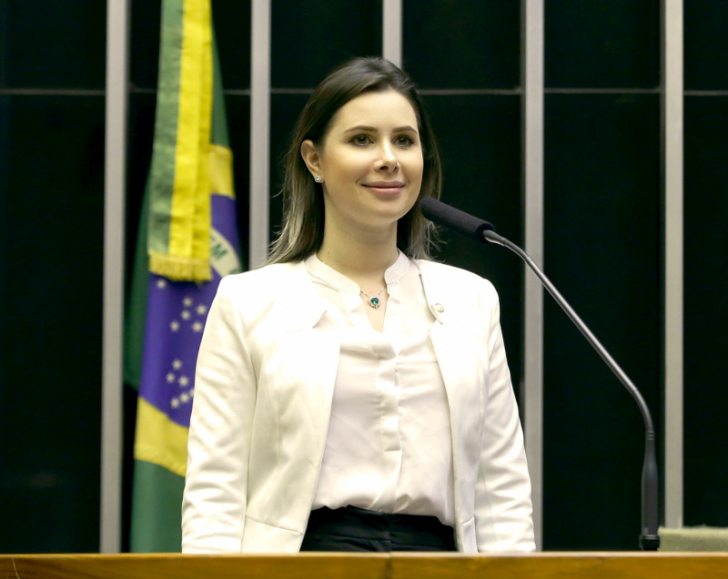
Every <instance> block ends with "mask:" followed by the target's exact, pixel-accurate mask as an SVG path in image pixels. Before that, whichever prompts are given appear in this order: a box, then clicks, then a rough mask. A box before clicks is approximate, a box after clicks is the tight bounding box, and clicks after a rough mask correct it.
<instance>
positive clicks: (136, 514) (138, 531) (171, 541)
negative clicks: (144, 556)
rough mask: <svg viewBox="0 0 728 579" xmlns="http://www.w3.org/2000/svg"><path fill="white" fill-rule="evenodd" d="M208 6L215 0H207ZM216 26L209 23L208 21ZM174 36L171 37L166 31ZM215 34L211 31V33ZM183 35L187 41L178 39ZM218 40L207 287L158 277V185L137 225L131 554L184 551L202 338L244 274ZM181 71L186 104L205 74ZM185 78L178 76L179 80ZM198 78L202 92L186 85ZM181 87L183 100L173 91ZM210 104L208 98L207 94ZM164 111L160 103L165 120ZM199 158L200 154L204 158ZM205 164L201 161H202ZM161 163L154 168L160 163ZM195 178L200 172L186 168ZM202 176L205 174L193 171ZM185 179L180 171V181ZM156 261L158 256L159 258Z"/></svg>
mask: <svg viewBox="0 0 728 579" xmlns="http://www.w3.org/2000/svg"><path fill="white" fill-rule="evenodd" d="M206 1H207V3H208V4H209V0H206ZM188 3H195V4H198V3H199V0H163V7H162V10H163V14H164V13H165V12H166V13H167V17H165V16H163V19H162V20H163V27H164V26H169V23H170V22H173V23H175V22H176V23H177V25H178V26H184V22H183V21H184V18H171V17H169V11H172V13H174V14H175V15H177V16H179V15H180V14H182V15H185V16H186V15H187V13H188V10H187V4H188ZM209 22H211V20H210V19H209V18H208V25H209V26H211V25H210V24H209ZM166 32H167V34H169V31H166ZM164 35H165V31H164V30H163V32H162V36H163V38H162V50H161V54H160V60H162V59H164V58H165V38H164ZM209 35H210V37H212V31H211V30H210V31H209ZM172 36H174V37H176V38H183V36H184V35H183V34H181V33H179V31H178V34H176V36H175V35H174V34H173V35H172ZM212 44H213V50H212V53H213V55H214V56H213V64H212V69H213V74H212V77H213V78H212V82H211V83H207V84H209V91H210V92H211V93H214V94H210V95H209V101H210V103H212V104H211V107H210V111H209V116H210V118H209V119H208V120H207V121H204V120H201V121H199V123H198V124H199V125H201V126H206V127H207V129H206V139H207V146H206V147H204V148H203V149H204V150H205V151H206V153H205V155H206V159H207V161H206V162H205V163H203V164H200V163H198V168H199V167H200V166H203V165H204V168H205V170H206V171H207V176H206V177H205V179H204V181H205V182H206V183H207V205H208V206H209V212H208V219H207V221H208V222H207V224H206V231H207V233H206V235H207V258H206V261H205V264H204V265H205V266H206V267H207V269H209V271H210V280H209V281H199V280H197V281H180V280H179V279H178V276H177V273H179V272H167V275H164V274H160V273H159V272H158V271H151V270H153V269H154V267H153V264H151V263H150V259H149V258H148V254H147V250H148V245H147V242H148V240H149V239H151V236H150V234H149V231H150V230H151V229H152V228H153V227H154V223H155V220H156V219H157V217H158V215H156V214H155V210H154V204H155V203H156V201H155V197H154V191H153V190H152V189H153V186H154V185H153V183H154V176H153V175H152V176H151V177H150V184H149V185H148V186H147V191H146V194H145V203H144V209H143V211H142V217H141V223H140V228H139V237H138V242H137V243H138V245H137V251H136V254H135V255H136V263H135V268H134V277H133V280H132V295H131V299H130V301H129V312H128V317H127V327H126V336H125V347H126V351H125V368H124V376H125V380H126V381H127V383H129V384H131V385H134V386H137V385H138V389H139V394H138V399H137V417H136V433H135V444H134V476H133V490H132V513H131V537H130V544H131V551H132V552H179V551H180V550H181V503H182V492H183V489H184V475H185V469H186V464H187V434H188V432H189V423H190V413H191V409H192V403H193V400H194V385H195V384H194V380H195V365H196V361H197V352H198V349H199V346H200V340H201V339H202V332H203V329H204V326H205V320H206V317H207V312H208V311H209V308H210V305H211V304H212V300H213V298H214V296H215V293H216V291H217V286H218V284H219V282H220V280H221V279H222V278H223V277H224V276H226V275H228V274H232V273H237V272H239V271H241V269H242V268H241V264H240V259H239V252H238V249H237V247H238V234H237V225H236V223H235V213H236V212H235V197H234V190H233V177H232V153H231V151H230V148H229V141H228V135H227V122H226V119H225V108H224V100H223V95H222V81H221V78H220V69H219V65H218V59H217V55H216V53H215V49H214V42H213V43H212ZM169 70H172V72H173V74H178V73H177V72H175V67H173V66H171V67H170V66H167V67H165V66H160V81H159V87H158V101H165V100H166V101H167V102H170V101H174V100H175V98H177V100H179V99H180V98H182V97H181V96H180V95H182V93H184V92H185V90H187V93H188V94H189V93H192V94H197V93H199V92H200V91H203V90H204V86H205V85H206V81H205V74H206V72H205V70H204V67H203V68H201V69H200V70H199V71H198V72H199V74H198V75H197V76H191V75H189V74H188V75H182V77H181V78H182V80H183V81H184V82H178V83H176V84H175V83H174V82H169V81H164V79H163V78H162V77H163V76H164V74H166V73H168V72H169ZM178 77H179V75H178ZM190 82H199V83H200V85H201V87H202V88H201V87H197V93H196V92H195V90H194V88H190V87H186V86H183V85H184V83H190ZM169 90H177V91H178V92H179V94H178V95H177V96H176V97H175V96H174V95H168V94H165V91H169ZM201 98H203V100H204V98H205V97H201ZM160 113H161V114H164V113H163V111H160V109H159V107H158V112H157V114H158V115H159V114H160ZM168 137H169V134H168V126H165V125H164V123H160V122H157V123H156V124H155V147H154V153H153V159H152V173H154V168H155V167H158V166H159V164H160V162H159V161H158V159H157V156H158V155H163V156H164V155H167V159H169V155H168V152H169V151H168V149H169V147H157V146H156V145H157V139H159V138H161V139H162V140H163V141H165V142H167V141H168ZM197 155H199V152H198V153H197ZM195 162H198V161H195ZM155 163H156V164H155ZM188 173H189V174H190V175H192V172H188ZM192 176H193V177H194V179H196V180H198V181H199V180H200V177H199V175H197V174H195V175H192ZM175 178H176V179H177V178H178V175H177V176H175ZM151 261H153V260H151ZM198 265H199V264H198Z"/></svg>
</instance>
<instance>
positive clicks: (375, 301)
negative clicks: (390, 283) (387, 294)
mask: <svg viewBox="0 0 728 579" xmlns="http://www.w3.org/2000/svg"><path fill="white" fill-rule="evenodd" d="M385 289H387V286H384V287H383V288H382V289H380V290H379V291H378V292H377V294H376V295H375V296H370V295H369V294H368V293H366V292H365V291H364V290H359V293H361V294H362V295H363V296H364V297H365V298H367V303H368V304H369V305H370V306H371V307H373V308H374V309H375V310H376V309H377V308H378V307H379V306H381V305H382V302H381V300H380V299H379V294H380V293H382V292H383V291H384V290H385Z"/></svg>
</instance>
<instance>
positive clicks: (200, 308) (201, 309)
mask: <svg viewBox="0 0 728 579" xmlns="http://www.w3.org/2000/svg"><path fill="white" fill-rule="evenodd" d="M205 312H207V307H205V304H200V305H199V306H197V314H198V315H200V316H201V315H203V314H204V313H205Z"/></svg>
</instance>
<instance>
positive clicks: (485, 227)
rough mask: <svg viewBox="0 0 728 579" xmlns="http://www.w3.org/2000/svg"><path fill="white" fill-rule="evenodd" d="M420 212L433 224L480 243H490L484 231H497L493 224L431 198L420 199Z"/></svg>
mask: <svg viewBox="0 0 728 579" xmlns="http://www.w3.org/2000/svg"><path fill="white" fill-rule="evenodd" d="M420 210H421V211H422V215H424V216H425V217H426V218H427V219H429V220H430V221H432V222H433V223H436V224H438V225H442V226H443V227H446V228H447V229H450V230H452V231H454V232H455V233H459V234H460V235H462V236H464V237H467V238H469V239H474V240H475V241H479V242H480V243H488V240H487V239H486V238H485V237H483V232H484V231H495V227H493V225H492V224H491V223H488V222H487V221H484V220H483V219H480V218H478V217H474V216H473V215H470V214H468V213H465V212H464V211H460V209H455V207H451V206H450V205H446V204H445V203H443V202H442V201H438V200H437V199H433V198H431V197H423V198H422V199H420Z"/></svg>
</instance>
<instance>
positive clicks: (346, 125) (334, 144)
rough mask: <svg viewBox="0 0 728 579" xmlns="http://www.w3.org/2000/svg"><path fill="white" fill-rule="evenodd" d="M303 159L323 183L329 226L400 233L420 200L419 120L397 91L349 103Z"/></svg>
mask: <svg viewBox="0 0 728 579" xmlns="http://www.w3.org/2000/svg"><path fill="white" fill-rule="evenodd" d="M307 143H310V141H307ZM307 151H308V154H307ZM302 153H303V155H304V159H305V160H306V161H307V164H308V166H309V169H311V171H312V173H313V174H314V176H317V175H320V176H321V177H322V178H323V184H322V185H323V193H324V203H325V208H326V221H327V224H328V225H331V223H329V221H330V220H334V221H335V224H337V225H339V226H340V227H345V228H351V227H359V228H364V229H366V230H370V231H375V230H380V229H387V228H391V227H392V226H395V227H396V222H397V220H399V219H400V218H401V217H403V216H404V215H405V214H406V213H407V212H408V211H409V210H410V209H412V206H413V205H414V204H415V203H416V201H417V198H418V196H419V193H420V187H421V185H422V170H423V165H424V162H423V158H422V146H421V144H420V135H419V131H418V129H417V116H416V114H415V111H414V109H413V108H412V105H411V104H410V102H409V101H408V100H407V99H406V98H405V97H404V96H402V95H401V94H400V93H398V92H396V91H394V90H388V91H385V92H372V93H365V94H363V95H361V96H358V97H357V98H355V99H352V100H351V101H349V102H348V103H346V104H345V105H344V106H343V107H341V108H340V109H339V110H338V112H337V113H336V115H335V116H334V117H333V119H332V123H331V126H330V128H329V131H328V133H327V134H326V136H325V138H324V142H323V144H322V145H321V146H320V147H318V148H314V147H313V145H310V146H306V144H304V146H303V147H302ZM307 157H308V158H307Z"/></svg>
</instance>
